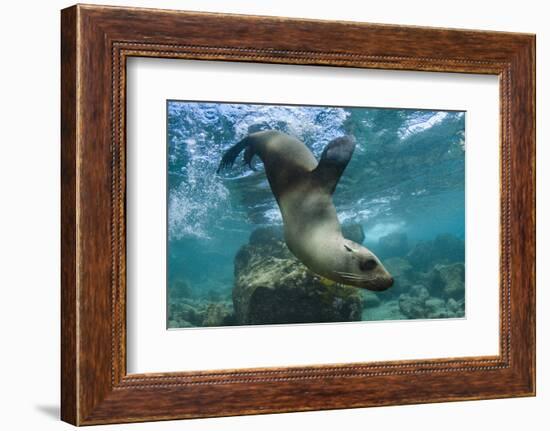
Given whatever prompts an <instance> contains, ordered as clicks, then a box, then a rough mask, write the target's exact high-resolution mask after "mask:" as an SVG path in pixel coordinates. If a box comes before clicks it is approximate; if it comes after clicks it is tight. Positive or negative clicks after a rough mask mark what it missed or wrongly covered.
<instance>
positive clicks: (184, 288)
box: [168, 278, 193, 298]
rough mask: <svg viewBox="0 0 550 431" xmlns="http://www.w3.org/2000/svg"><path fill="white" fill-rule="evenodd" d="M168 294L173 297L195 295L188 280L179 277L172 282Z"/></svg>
mask: <svg viewBox="0 0 550 431" xmlns="http://www.w3.org/2000/svg"><path fill="white" fill-rule="evenodd" d="M168 294H169V295H170V297H171V298H190V297H192V296H193V290H192V289H191V286H189V283H188V282H187V281H185V280H183V279H181V278H177V279H176V280H174V281H173V282H172V283H171V284H170V286H169V289H168Z"/></svg>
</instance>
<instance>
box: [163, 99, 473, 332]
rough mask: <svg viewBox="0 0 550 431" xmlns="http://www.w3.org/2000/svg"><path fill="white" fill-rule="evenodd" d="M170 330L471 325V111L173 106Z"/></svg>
mask: <svg viewBox="0 0 550 431" xmlns="http://www.w3.org/2000/svg"><path fill="white" fill-rule="evenodd" d="M167 157H168V160H167V170H168V173H167V178H168V181H167V205H168V213H167V327H168V328H192V327H220V326H236V325H239V326H242V325H260V324H293V323H327V322H352V321H380V320H404V319H444V318H463V317H464V316H465V282H464V280H465V113H464V112H462V111H437V110H419V109H402V108H366V107H365V108H363V107H332V106H298V105H267V104H245V103H216V102H195V101H177V100H168V101H167Z"/></svg>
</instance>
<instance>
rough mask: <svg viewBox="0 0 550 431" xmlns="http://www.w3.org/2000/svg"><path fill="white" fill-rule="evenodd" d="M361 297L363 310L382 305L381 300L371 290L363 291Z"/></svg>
mask: <svg viewBox="0 0 550 431" xmlns="http://www.w3.org/2000/svg"><path fill="white" fill-rule="evenodd" d="M361 296H362V297H363V308H372V307H378V306H379V305H380V298H379V297H378V295H377V294H376V293H374V292H371V291H370V290H361Z"/></svg>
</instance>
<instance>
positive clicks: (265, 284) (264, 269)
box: [233, 235, 362, 324]
mask: <svg viewBox="0 0 550 431" xmlns="http://www.w3.org/2000/svg"><path fill="white" fill-rule="evenodd" d="M252 236H254V235H252ZM252 236H251V237H252ZM233 307H234V309H235V319H236V322H237V324H277V323H309V322H345V321H355V320H361V310H362V300H361V294H360V290H359V289H357V288H355V287H349V286H343V285H339V284H335V283H334V284H332V283H323V282H322V281H321V279H320V278H319V277H318V276H316V275H314V274H313V273H311V272H310V271H309V270H308V269H307V268H306V267H305V266H304V265H303V264H302V263H301V262H300V261H298V260H297V259H296V258H295V257H294V256H293V255H292V254H291V253H290V251H289V250H288V248H287V247H286V245H285V244H284V243H283V242H282V241H271V242H267V243H266V242H257V241H254V242H253V243H250V244H247V245H245V246H243V247H241V249H240V250H239V252H238V253H237V255H236V257H235V286H234V288H233Z"/></svg>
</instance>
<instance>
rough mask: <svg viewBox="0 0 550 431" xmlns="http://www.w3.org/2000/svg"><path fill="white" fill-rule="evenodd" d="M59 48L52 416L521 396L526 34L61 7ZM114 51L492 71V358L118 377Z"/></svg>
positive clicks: (529, 244) (524, 385) (529, 373)
mask: <svg viewBox="0 0 550 431" xmlns="http://www.w3.org/2000/svg"><path fill="white" fill-rule="evenodd" d="M205 29H208V31H205ZM61 45H62V64H61V66H62V67H61V70H62V93H61V106H62V115H61V121H62V148H61V160H62V181H61V185H62V202H61V205H62V219H61V222H62V223H61V226H62V247H61V253H62V296H61V301H62V326H61V339H62V345H61V350H62V364H61V365H62V372H61V376H62V377H61V387H62V391H61V417H62V419H63V420H65V421H67V422H70V423H72V424H75V425H88V424H101V423H113V422H136V421H147V420H162V419H177V418H193V417H209V416H228V415H239V414H256V413H271V412H288V411H305V410H318V409H337V408H351V407H365V406H381V405H390V404H411V403H425V402H441V401H451V400H472V399H481V398H502V397H512V396H531V395H534V394H535V126H534V124H535V103H534V102H535V37H534V36H533V35H527V34H512V33H497V32H485V31H465V30H448V29H436V28H422V27H401V26H389V25H373V24H360V23H351V22H330V21H313V20H296V19H284V18H273V17H254V16H240V15H219V14H207V13H195V12H192V13H189V12H176V11H163V10H147V9H131V8H118V7H100V6H81V5H78V6H73V7H71V8H68V9H65V10H63V11H62V27H61ZM129 56H146V57H165V58H186V59H201V60H224V61H246V62H264V63H290V64H305V65H333V66H346V67H359V68H376V69H404V70H419V71H444V72H462V73H482V74H494V75H498V76H499V77H500V106H501V112H500V116H501V199H500V202H501V219H500V226H501V230H500V232H501V250H500V255H501V260H500V292H501V295H500V317H501V319H500V321H501V323H500V354H499V355H498V356H495V357H465V358H443V359H437V360H422V361H400V362H381V363H362V364H357V363H354V364H340V365H330V366H304V367H293V368H268V369H241V370H227V371H221V372H220V371H215V372H214V371H208V370H206V371H204V372H179V373H160V374H141V375H137V374H131V375H127V373H126V366H125V364H126V357H125V355H126V351H125V336H126V328H125V294H126V292H125V289H126V285H125V187H126V184H125V181H126V178H125V151H126V149H125V96H126V95H125V91H126V90H125V83H126V81H125V76H126V75H125V64H126V59H127V58H128V57H129ZM495 222H497V221H496V220H495ZM250 394H254V396H250ZM304 394H306V395H304Z"/></svg>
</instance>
